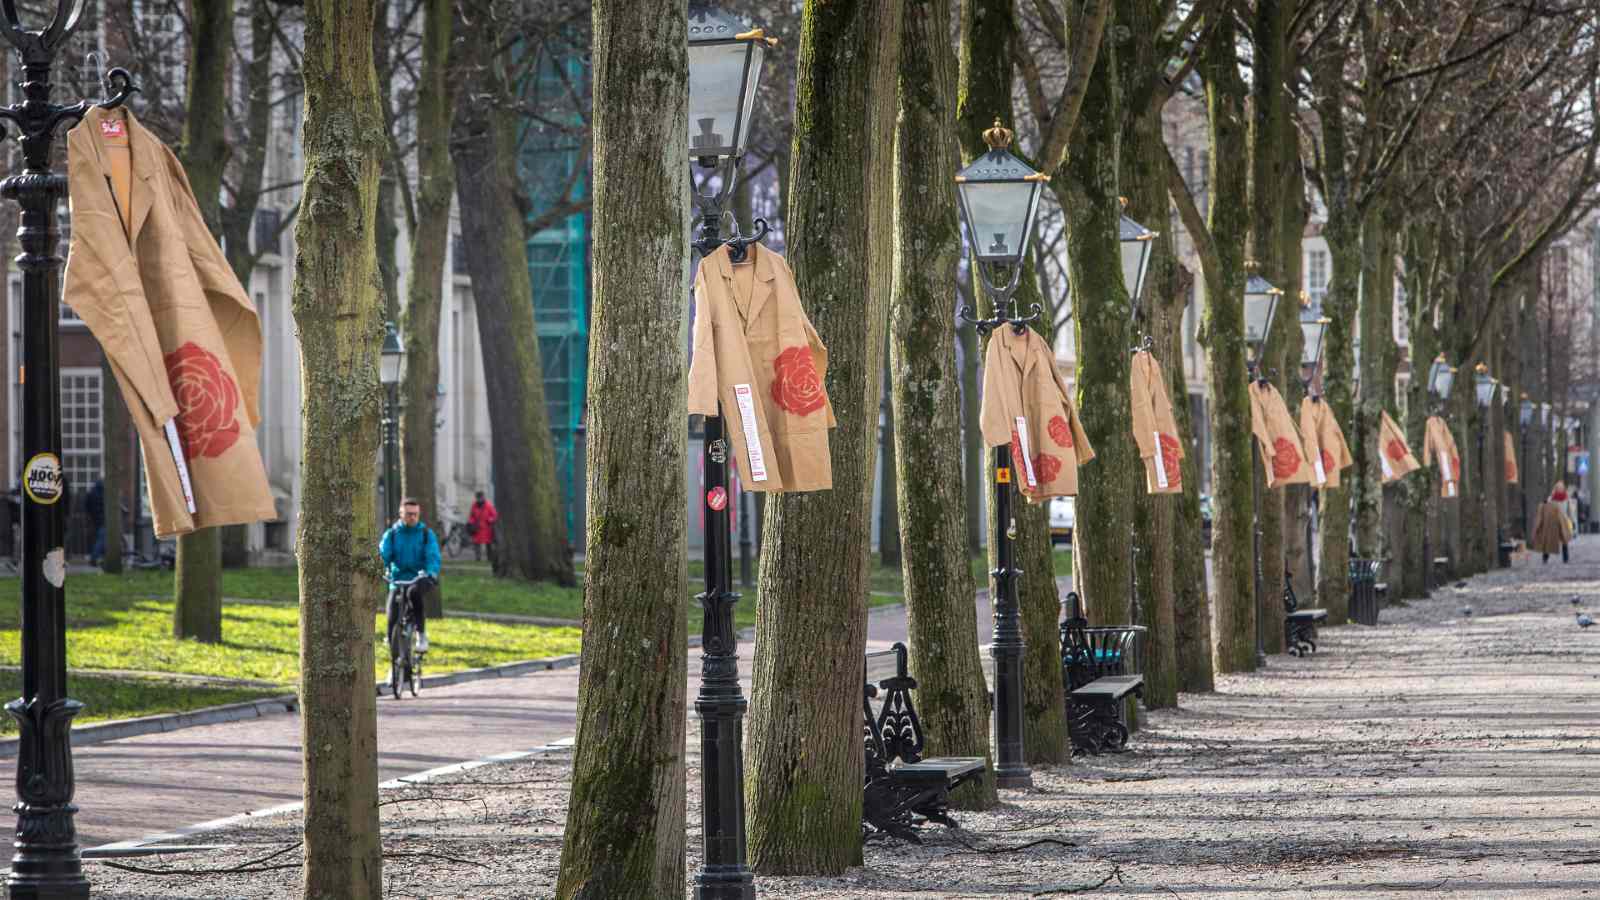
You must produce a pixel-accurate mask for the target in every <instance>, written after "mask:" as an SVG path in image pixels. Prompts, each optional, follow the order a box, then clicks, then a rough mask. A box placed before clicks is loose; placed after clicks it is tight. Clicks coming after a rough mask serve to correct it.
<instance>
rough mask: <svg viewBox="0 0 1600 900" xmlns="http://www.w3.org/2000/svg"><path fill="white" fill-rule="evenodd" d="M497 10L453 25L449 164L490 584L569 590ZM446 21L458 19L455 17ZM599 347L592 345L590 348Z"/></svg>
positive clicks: (508, 16) (567, 549) (504, 39)
mask: <svg viewBox="0 0 1600 900" xmlns="http://www.w3.org/2000/svg"><path fill="white" fill-rule="evenodd" d="M504 2H506V0H497V2H496V3H493V4H490V7H492V9H493V10H494V11H493V12H491V11H489V10H485V12H484V14H480V15H477V16H475V17H474V18H473V19H472V20H471V21H470V22H466V20H463V19H458V21H457V23H456V32H457V34H459V35H460V39H459V40H458V41H457V43H456V48H455V49H456V50H458V51H459V52H460V54H461V57H460V59H461V76H460V77H461V78H463V79H464V80H465V83H464V91H465V94H466V95H468V96H470V97H471V98H472V100H471V102H463V103H460V104H458V105H457V107H456V110H455V123H454V133H453V139H452V144H451V157H452V159H453V160H454V162H455V168H456V184H457V195H458V200H459V206H460V210H461V246H462V250H463V254H464V256H465V257H466V260H465V261H466V265H467V272H468V274H469V275H470V276H471V278H472V300H473V304H474V306H475V308H476V312H477V320H478V343H479V346H480V348H481V350H482V352H483V377H484V396H485V397H486V398H487V400H488V405H489V428H490V432H491V442H492V446H491V451H490V453H491V462H492V464H493V471H494V496H495V500H496V501H497V503H496V507H497V508H498V509H499V511H500V522H499V524H498V525H496V526H495V535H496V539H495V541H496V545H497V546H496V554H495V561H494V572H495V574H496V575H499V576H503V577H512V578H525V579H529V580H534V581H554V582H557V583H559V584H565V585H570V584H573V583H574V582H575V580H576V578H575V575H574V572H573V565H572V548H571V546H570V545H569V544H568V543H567V523H566V512H565V510H564V509H563V506H562V500H561V487H560V485H559V484H558V482H557V481H556V461H555V445H554V442H553V439H552V437H551V434H550V414H549V411H548V410H547V409H546V408H545V400H544V369H543V366H542V365H541V362H540V352H539V335H538V331H537V330H536V329H535V327H534V322H533V285H532V282H531V279H530V277H529V275H528V260H527V254H526V248H525V240H526V237H525V235H524V229H523V217H522V212H521V211H520V208H519V205H518V204H519V198H520V197H521V196H522V194H523V189H522V186H521V184H520V182H519V181H518V178H517V172H516V133H515V130H516V128H517V121H516V118H515V117H514V116H508V115H506V114H505V111H506V109H507V108H509V107H510V106H511V105H512V104H513V99H512V95H511V90H510V87H509V85H508V84H507V81H506V73H505V65H506V60H505V59H504V58H503V54H497V51H498V50H500V49H501V48H502V47H503V46H505V45H506V44H507V43H508V42H509V41H508V35H507V34H505V33H503V32H502V29H503V28H504V27H505V23H506V22H508V21H511V20H512V10H511V9H510V8H509V7H507V8H501V4H502V3H504ZM457 15H458V16H459V15H461V12H460V10H458V11H457ZM596 346H599V345H596Z"/></svg>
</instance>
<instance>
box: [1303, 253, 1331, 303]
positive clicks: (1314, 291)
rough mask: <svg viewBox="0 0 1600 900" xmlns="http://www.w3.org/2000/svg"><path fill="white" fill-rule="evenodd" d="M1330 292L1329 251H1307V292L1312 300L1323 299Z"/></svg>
mask: <svg viewBox="0 0 1600 900" xmlns="http://www.w3.org/2000/svg"><path fill="white" fill-rule="evenodd" d="M1327 292H1328V251H1326V250H1308V251H1306V293H1308V294H1310V295H1311V299H1312V300H1321V299H1322V295H1323V294H1326V293H1327Z"/></svg>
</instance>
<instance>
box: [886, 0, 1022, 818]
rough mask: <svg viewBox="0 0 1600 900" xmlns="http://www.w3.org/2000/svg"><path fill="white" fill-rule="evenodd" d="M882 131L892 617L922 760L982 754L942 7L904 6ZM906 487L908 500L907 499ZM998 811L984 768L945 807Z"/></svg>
mask: <svg viewBox="0 0 1600 900" xmlns="http://www.w3.org/2000/svg"><path fill="white" fill-rule="evenodd" d="M903 29H904V31H903V40H902V44H901V51H900V87H899V97H900V117H899V121H898V123H897V126H896V132H895V185H894V196H895V242H894V246H895V254H894V256H895V258H894V267H895V280H894V293H893V297H892V299H891V301H890V310H889V337H890V344H889V358H890V372H891V385H892V389H893V393H894V413H895V416H896V417H897V418H898V419H899V420H900V427H898V428H896V429H895V431H894V435H895V455H894V463H895V465H896V466H897V467H898V469H899V470H900V475H901V480H902V482H903V483H904V484H905V485H906V486H907V488H908V489H907V490H904V491H901V492H900V493H899V503H900V523H901V533H902V536H903V538H904V549H903V557H904V559H903V563H902V568H903V571H904V574H905V593H906V619H907V626H908V630H909V632H910V637H911V671H912V672H913V673H914V674H915V676H916V678H917V708H918V712H919V714H920V715H921V718H922V726H923V732H924V734H925V735H926V736H927V739H928V747H927V749H926V751H925V752H926V753H927V754H928V755H930V756H982V757H988V756H989V696H988V691H987V689H986V686H985V684H984V678H983V664H982V661H981V659H980V658H979V654H978V633H977V627H976V624H975V623H974V621H973V615H972V605H971V603H972V601H971V600H969V599H968V598H970V597H972V596H973V594H974V591H975V586H974V584H973V577H972V569H971V567H970V566H969V565H968V564H967V541H966V534H965V528H966V521H967V509H966V503H965V502H964V493H965V492H964V488H963V483H962V466H963V464H964V456H965V452H964V450H965V448H964V445H963V441H962V434H961V402H960V401H961V396H960V395H961V385H960V382H959V379H958V375H957V366H956V355H955V345H954V344H953V343H952V342H951V340H950V317H951V312H952V310H953V308H954V304H953V303H952V300H953V299H954V297H953V294H952V291H951V286H952V284H953V283H954V281H955V278H956V267H957V263H958V261H959V259H960V254H961V235H960V231H959V228H960V224H959V222H958V220H957V213H956V193H955V182H954V181H953V179H952V173H954V172H955V171H956V167H957V164H958V163H957V160H958V155H957V151H956V138H955V133H954V130H953V129H954V125H955V57H954V54H953V53H952V52H951V50H950V47H949V45H948V43H947V41H948V36H949V33H950V12H949V4H948V3H945V2H943V0H907V3H906V6H905V12H904V23H903ZM913 488H914V489H913ZM952 800H953V802H954V803H955V804H956V805H958V806H959V807H961V808H964V809H987V808H989V807H992V806H994V805H995V804H997V803H998V802H999V800H998V797H997V795H996V792H995V784H994V775H993V769H992V767H988V768H986V771H985V775H984V777H983V779H982V780H981V781H978V782H973V783H972V784H971V785H970V786H968V787H963V788H962V789H961V790H960V791H957V792H956V794H955V795H954V796H953V797H952Z"/></svg>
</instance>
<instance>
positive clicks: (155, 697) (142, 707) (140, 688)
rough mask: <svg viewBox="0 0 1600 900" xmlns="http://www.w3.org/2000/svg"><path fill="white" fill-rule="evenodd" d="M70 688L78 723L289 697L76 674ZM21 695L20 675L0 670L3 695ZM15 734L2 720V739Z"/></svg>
mask: <svg viewBox="0 0 1600 900" xmlns="http://www.w3.org/2000/svg"><path fill="white" fill-rule="evenodd" d="M68 684H69V685H70V687H71V694H72V698H73V699H74V700H78V701H80V702H82V703H83V711H82V712H80V713H78V715H77V717H76V718H74V719H73V720H72V721H73V723H74V724H76V725H82V724H85V723H87V722H98V721H102V720H105V719H131V718H135V717H137V716H150V715H155V714H157V713H171V712H185V711H187V710H191V709H201V708H203V707H207V706H221V705H222V704H224V703H240V702H243V701H245V700H260V699H263V698H266V697H276V696H279V695H281V694H285V693H289V692H288V691H286V690H282V689H279V690H271V689H267V688H247V687H237V688H236V687H219V686H216V685H209V684H194V683H191V682H186V681H178V680H170V679H161V678H137V677H133V676H127V675H116V676H112V675H96V674H79V673H76V672H74V673H73V675H72V678H71V680H70V681H69V682H68ZM21 693H22V673H21V672H20V671H18V670H16V669H8V670H0V696H3V697H7V698H9V697H16V696H18V695H19V694H21ZM16 733H17V721H16V720H15V719H13V718H11V717H10V716H5V717H4V718H3V721H0V736H8V737H9V736H11V735H15V734H16Z"/></svg>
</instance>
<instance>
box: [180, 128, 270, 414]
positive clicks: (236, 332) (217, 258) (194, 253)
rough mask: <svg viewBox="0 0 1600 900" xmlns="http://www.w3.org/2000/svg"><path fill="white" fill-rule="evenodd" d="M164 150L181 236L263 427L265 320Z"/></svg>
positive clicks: (250, 410) (248, 407) (248, 409)
mask: <svg viewBox="0 0 1600 900" xmlns="http://www.w3.org/2000/svg"><path fill="white" fill-rule="evenodd" d="M162 150H163V151H165V153H166V157H167V174H168V177H169V179H170V180H171V182H172V190H171V194H172V209H173V212H174V213H175V214H176V215H177V217H178V223H179V226H180V227H181V228H182V230H183V239H184V243H185V244H187V246H188V248H189V260H190V262H192V263H193V264H194V271H195V275H197V276H198V277H199V279H200V287H201V289H202V290H204V291H205V294H206V300H207V301H209V303H208V305H209V306H210V308H211V316H212V318H213V319H215V320H216V322H217V330H218V331H219V332H220V333H221V334H222V343H223V346H225V347H227V349H228V357H229V360H230V361H231V362H232V363H233V374H234V377H236V378H238V379H239V395H240V396H241V397H242V398H244V410H245V414H246V415H247V416H249V419H250V426H251V427H252V428H254V427H256V426H258V425H260V424H261V318H260V316H259V314H258V313H257V312H256V307H255V304H254V303H251V302H250V295H249V294H248V293H247V292H246V291H245V289H244V286H243V285H241V284H240V283H239V277H238V276H237V275H235V274H234V272H233V266H232V265H231V264H229V262H228V258H227V257H226V256H225V255H223V252H222V248H221V247H220V246H218V245H217V239H216V238H215V237H213V236H212V234H211V229H210V227H209V226H207V225H206V220H205V217H204V216H202V215H201V214H200V205H199V204H198V203H196V202H195V199H194V189H193V188H191V187H190V186H189V175H188V173H187V172H185V171H184V169H183V164H182V163H180V162H178V157H177V156H176V155H175V154H173V152H172V150H171V149H170V148H168V147H165V146H163V147H162Z"/></svg>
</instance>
